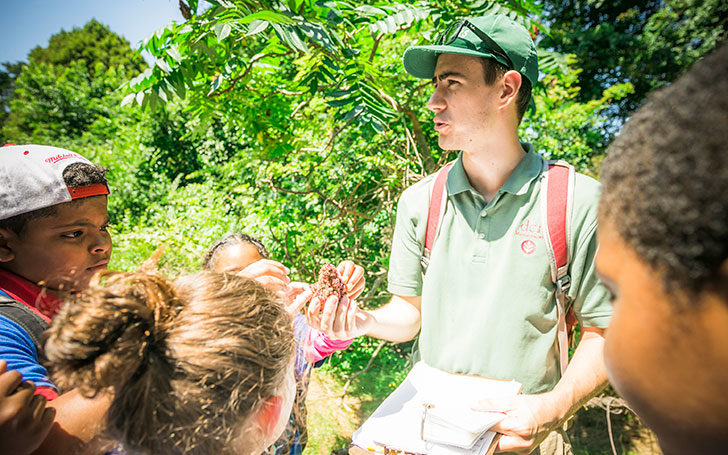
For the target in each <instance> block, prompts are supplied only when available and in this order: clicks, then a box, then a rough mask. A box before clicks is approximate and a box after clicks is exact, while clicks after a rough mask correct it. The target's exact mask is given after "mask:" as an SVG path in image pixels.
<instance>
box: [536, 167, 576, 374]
mask: <svg viewBox="0 0 728 455" xmlns="http://www.w3.org/2000/svg"><path fill="white" fill-rule="evenodd" d="M544 167H545V169H544V172H543V183H542V185H541V210H542V219H545V220H546V224H545V231H546V232H545V235H544V240H545V241H546V252H547V253H548V256H549V264H550V267H551V281H552V282H553V283H554V284H555V285H556V307H557V313H558V320H557V338H558V343H559V358H560V363H561V373H562V374H563V373H564V371H566V366H567V365H568V363H569V333H568V332H569V329H568V327H567V323H566V313H567V310H568V306H569V303H570V302H569V296H568V295H567V293H566V292H567V291H568V290H569V288H570V287H571V277H570V276H569V264H570V261H571V251H570V250H569V246H570V245H571V212H572V206H573V199H574V179H575V172H574V167H573V166H571V165H570V164H568V163H566V162H565V161H545V160H544Z"/></svg>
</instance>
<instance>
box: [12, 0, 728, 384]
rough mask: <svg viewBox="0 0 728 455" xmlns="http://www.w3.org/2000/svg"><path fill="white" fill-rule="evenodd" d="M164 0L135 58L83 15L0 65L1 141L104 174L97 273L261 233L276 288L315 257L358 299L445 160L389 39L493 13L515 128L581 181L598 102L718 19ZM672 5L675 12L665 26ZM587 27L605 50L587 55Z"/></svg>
mask: <svg viewBox="0 0 728 455" xmlns="http://www.w3.org/2000/svg"><path fill="white" fill-rule="evenodd" d="M180 3H181V4H182V5H183V6H188V7H189V10H185V11H186V14H188V17H189V18H188V20H187V21H185V22H184V23H181V24H170V25H168V26H165V27H162V28H161V29H159V30H157V31H155V32H154V33H152V34H151V35H150V36H149V37H148V38H147V39H146V40H145V41H144V43H143V49H144V50H146V51H148V52H149V53H150V54H151V55H152V59H153V60H152V62H153V63H152V64H151V66H150V67H145V65H144V63H143V61H142V60H141V59H140V57H139V56H138V55H137V54H135V53H133V52H131V51H130V49H129V45H128V43H127V42H126V41H124V40H123V39H121V38H119V37H118V36H116V35H115V34H113V33H112V32H111V31H109V30H108V28H106V27H104V26H102V25H100V24H98V23H97V22H95V21H92V22H90V23H89V24H87V25H86V27H84V28H83V29H74V30H73V31H71V32H61V33H59V34H57V35H54V36H53V37H52V38H51V40H50V43H49V45H48V46H47V47H46V48H36V49H34V50H33V51H32V52H31V54H30V56H29V63H28V64H27V66H25V67H24V68H23V69H22V71H21V72H20V76H19V77H17V79H16V78H15V75H16V74H17V71H18V69H17V67H13V68H11V67H9V66H7V65H6V71H5V72H4V73H2V72H0V84H2V85H0V88H2V96H3V98H0V101H2V102H3V103H6V104H4V106H8V104H7V100H8V97H9V95H8V94H9V93H12V99H11V100H10V102H9V108H10V114H9V116H8V117H7V118H6V119H5V120H4V125H3V126H2V135H3V137H4V138H6V139H7V140H8V141H9V142H15V143H23V142H35V143H50V144H52V145H57V146H62V147H67V148H70V149H75V150H78V151H80V152H81V153H83V154H85V155H86V156H88V157H89V158H91V159H92V160H94V161H95V162H97V163H98V164H101V165H103V166H106V167H108V168H109V169H110V173H109V178H110V181H111V185H112V191H113V194H112V197H111V198H110V213H111V218H112V223H113V228H112V230H113V234H114V243H115V253H114V255H113V259H112V264H111V265H112V267H116V268H121V269H134V268H135V267H137V266H138V265H139V264H140V263H141V261H143V260H144V259H145V258H147V257H149V256H150V255H151V254H152V252H154V251H155V250H156V249H157V248H159V247H160V246H162V245H166V247H167V252H166V254H165V255H164V257H163V259H162V261H161V267H162V268H163V269H165V270H167V271H169V272H170V273H177V272H180V271H189V270H194V269H196V268H197V267H198V263H199V259H200V257H201V256H202V254H203V253H204V251H205V249H206V248H207V247H208V246H209V245H210V244H211V243H212V242H213V241H214V240H215V239H217V238H218V237H220V236H222V235H224V234H226V233H230V232H233V231H245V232H248V233H251V234H254V235H257V236H259V237H261V238H262V239H263V240H264V241H265V243H266V244H267V246H268V248H269V250H270V251H271V253H272V256H273V257H274V258H275V259H278V260H280V261H281V262H283V263H284V264H286V265H287V266H289V267H290V268H291V269H292V275H293V276H292V278H294V279H299V280H312V279H314V277H315V275H316V271H317V269H318V267H319V265H320V264H321V263H322V262H325V261H333V262H336V261H339V260H341V259H343V258H351V259H353V260H355V261H356V262H358V263H359V264H362V265H363V266H364V267H365V268H366V270H367V272H368V275H367V279H368V291H367V293H366V295H365V297H364V299H363V304H364V305H365V306H378V305H380V304H382V303H384V302H385V301H386V300H387V298H388V294H387V293H386V291H385V284H386V270H387V266H388V255H389V247H390V246H389V242H390V238H391V232H392V227H393V223H394V217H395V210H396V202H397V199H398V197H399V195H400V194H401V192H402V191H403V190H404V188H406V187H407V186H409V185H410V184H412V183H414V182H415V181H417V180H418V179H420V178H422V177H423V176H425V175H427V174H429V173H431V172H433V171H434V170H435V169H437V168H438V167H439V166H440V165H441V164H443V163H444V162H446V161H447V160H449V159H452V158H454V157H455V154H454V153H443V152H442V151H441V150H440V149H439V148H438V147H437V145H436V144H437V140H436V135H435V133H434V131H433V130H432V128H430V127H429V126H428V123H429V121H430V119H431V117H432V115H431V113H429V112H428V111H427V109H426V108H425V104H426V100H427V98H428V97H429V94H430V91H431V88H430V85H429V81H417V80H414V79H413V78H411V77H409V76H408V75H406V74H405V73H404V71H403V69H402V65H401V55H402V53H403V51H404V50H405V49H406V48H407V47H408V46H411V45H413V44H420V43H427V42H431V41H432V40H433V39H434V37H435V36H436V35H437V33H438V31H439V30H440V29H441V28H442V23H443V22H449V21H451V20H453V19H455V18H459V17H464V16H469V15H473V14H487V13H494V12H500V13H507V14H510V15H511V16H512V17H514V18H515V19H516V20H518V21H521V22H522V23H524V24H525V25H526V26H527V27H528V28H529V30H531V31H532V32H533V35H534V36H536V37H537V40H538V41H539V42H540V44H541V45H542V48H543V51H542V52H541V55H540V59H541V62H542V65H541V69H542V72H543V77H542V79H541V81H540V82H539V84H538V85H537V86H536V87H535V92H534V93H535V100H536V107H537V108H536V111H535V112H533V113H530V114H527V116H526V118H525V119H524V122H523V125H522V127H521V132H522V136H523V138H524V140H526V141H528V142H532V143H533V144H534V145H535V148H536V150H538V151H539V152H540V153H543V154H544V155H546V156H549V157H558V158H564V159H567V160H569V161H571V162H572V163H574V164H575V165H576V166H577V167H578V168H579V169H580V170H581V171H584V172H588V173H592V174H596V173H597V170H598V164H599V162H600V159H601V157H602V156H603V153H604V150H605V148H606V146H607V144H608V142H609V140H610V137H611V136H610V135H611V131H612V130H613V129H614V125H615V123H614V118H615V115H616V114H615V112H618V113H619V115H618V116H617V117H616V118H617V119H623V118H624V115H626V114H624V113H622V111H617V109H621V108H622V107H624V106H632V105H634V104H636V103H639V102H640V100H641V99H642V98H643V97H644V94H645V93H646V92H647V91H649V90H650V89H651V88H653V87H655V86H659V85H660V84H663V83H666V82H669V81H670V80H672V79H674V77H676V76H677V75H678V74H679V73H680V72H681V71H682V70H683V68H684V67H685V66H686V65H688V64H689V63H690V62H692V61H693V60H695V59H696V58H698V57H699V56H700V55H702V54H703V53H705V52H707V51H708V50H709V49H711V48H712V47H715V44H716V40H717V39H718V38H719V37H720V36H724V34H725V32H724V31H723V29H722V28H721V29H720V30H717V29H716V28H715V27H714V28H710V27H711V26H712V25H714V22H713V21H714V18H713V16H711V15H710V14H708V13H710V12H720V11H723V10H721V8H723V6H721V4H720V2H713V3H711V2H706V4H707V5H708V6H705V5H702V6H700V7H698V6H695V5H693V4H692V3H691V2H689V1H683V2H652V3H649V5H647V6H644V10H641V9H639V8H641V7H639V6H634V5H632V4H631V3H630V4H625V2H621V3H620V2H618V3H617V4H614V3H613V4H610V5H606V6H605V5H603V2H579V3H577V4H576V5H574V7H573V8H572V9H573V10H574V11H573V12H574V14H571V13H572V10H570V9H568V8H567V7H562V6H561V5H562V4H561V3H558V4H557V2H547V3H545V5H544V6H541V3H540V2H535V1H531V0H522V1H503V2H486V1H482V0H480V1H476V2H467V1H454V0H448V1H445V2H427V1H424V0H423V1H419V2H416V3H397V2H394V1H380V2H374V3H367V4H363V3H362V4H352V3H347V2H344V1H326V2H324V1H313V0H290V1H287V2H261V1H245V2H243V1H235V2H233V1H227V0H217V1H212V2H211V3H212V4H213V6H212V7H211V8H209V9H205V10H203V9H201V8H198V5H197V2H195V1H189V2H187V3H185V2H180ZM678 3H679V4H680V5H683V6H684V8H683V9H682V10H680V11H679V12H678V13H675V14H676V15H671V14H672V13H671V12H675V11H678V10H677V9H676V8H677V6H675V5H678ZM696 5H697V3H696ZM711 5H712V6H711ZM579 8H581V9H583V10H584V11H585V12H588V13H589V14H584V15H583V17H582V16H581V15H579V14H576V11H579ZM635 8H636V9H635ZM711 8H712V9H711ZM633 10H634V11H637V12H635V13H631V11H633ZM602 15H603V16H602ZM546 18H548V20H546ZM604 18H607V19H608V18H613V19H614V20H611V21H607V20H606V19H604ZM684 18H689V20H688V19H685V20H683V19H684ZM541 19H543V20H541ZM658 19H659V20H658ZM540 20H541V21H540ZM620 21H627V22H625V23H624V24H622V23H621V22H620ZM629 21H632V22H629ZM635 21H636V22H635ZM540 22H542V23H543V24H548V27H546V26H545V25H542V24H541V23H540ZM633 22H635V23H638V24H641V25H640V26H639V27H638V26H636V25H634V24H633ZM724 22H725V21H722V22H720V21H719V22H717V23H716V24H719V26H720V27H724ZM640 27H641V28H640ZM716 30H717V31H716ZM668 31H670V33H672V35H670V34H667V33H668ZM597 32H598V33H599V34H600V35H599V37H602V38H604V39H607V40H608V42H609V43H614V44H610V46H613V47H614V48H615V49H617V51H613V52H609V51H607V49H602V47H603V45H602V44H601V41H599V39H601V38H599V37H598V36H597V35H595V34H597ZM691 33H694V35H695V36H696V40H697V41H690V37H691V36H693V35H691ZM721 34H722V35H721ZM602 35H603V36H602ZM673 36H674V41H673V42H670V41H669V40H670V39H672V38H671V37H673ZM666 39H668V42H665V40H666ZM635 40H636V41H635ZM635 42H639V43H651V46H647V47H645V46H642V47H637V45H636V44H635ZM640 45H641V44H640ZM600 46H601V47H600ZM623 46H630V49H629V52H630V54H627V53H626V51H625V52H623ZM686 46H688V47H689V46H692V47H690V49H689V52H686V53H684V54H683V53H681V52H680V49H686ZM668 47H669V49H670V52H671V53H670V54H669V55H672V56H673V57H674V59H673V60H669V59H668V60H664V62H663V60H662V59H663V57H661V56H660V55H661V54H660V52H662V51H660V52H658V48H659V49H664V48H668ZM554 49H555V50H556V51H559V52H555V51H554ZM572 54H574V55H572ZM620 55H621V57H620ZM628 55H631V56H632V57H633V58H632V60H634V61H635V62H638V63H639V65H643V66H644V65H646V62H648V61H649V62H653V63H654V64H655V65H657V64H658V63H660V62H663V63H664V64H663V66H664V67H665V68H663V70H659V69H657V66H655V68H656V69H655V70H654V71H653V72H652V73H649V76H648V77H644V78H642V79H640V77H641V76H640V74H639V71H638V68H639V66H637V65H638V63H635V66H634V67H632V66H628V65H625V59H626V58H627V56H628ZM620 58H621V60H620ZM600 59H602V60H600ZM658 66H659V65H658ZM658 73H659V75H660V78H657V77H656V76H655V75H656V74H658ZM3 74H6V75H7V78H6V79H3V77H2V75H3ZM645 83H649V84H653V85H648V86H645V85H644V84H645ZM13 84H14V85H13ZM630 103H631V104H630ZM139 106H141V107H143V109H140V108H139ZM376 347H377V342H376V341H373V340H369V339H362V340H357V342H356V343H355V345H354V346H353V347H352V348H351V349H349V350H348V351H346V352H345V353H340V354H337V355H335V356H334V357H333V358H332V360H331V365H332V367H334V368H337V369H340V370H341V371H356V370H359V369H361V368H362V367H363V366H364V365H365V364H366V363H367V361H368V360H369V357H370V356H371V354H372V353H373V352H374V351H375V350H376ZM408 348H409V347H408V346H400V347H396V348H392V347H391V346H390V347H387V348H385V349H383V350H382V351H381V352H380V354H379V357H378V362H381V363H380V364H379V365H387V368H388V369H389V370H391V369H395V370H397V368H394V367H393V365H402V363H403V362H404V360H403V359H404V358H405V357H406V352H408ZM399 371H404V370H402V369H399ZM397 378H399V376H397ZM397 378H395V379H397Z"/></svg>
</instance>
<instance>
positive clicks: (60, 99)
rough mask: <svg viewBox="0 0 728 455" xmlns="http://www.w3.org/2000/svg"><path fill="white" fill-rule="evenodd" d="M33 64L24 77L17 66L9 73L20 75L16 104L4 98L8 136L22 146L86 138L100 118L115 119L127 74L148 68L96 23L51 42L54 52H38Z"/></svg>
mask: <svg viewBox="0 0 728 455" xmlns="http://www.w3.org/2000/svg"><path fill="white" fill-rule="evenodd" d="M28 60H29V63H28V64H27V65H24V66H23V67H22V71H20V70H19V68H20V67H19V66H18V65H17V64H16V65H15V66H13V67H10V66H7V65H6V72H5V74H8V75H9V73H10V71H9V70H12V71H19V72H20V75H19V76H17V74H18V73H17V72H15V73H13V76H15V77H17V79H15V80H14V81H12V82H13V86H12V93H13V95H12V99H10V97H9V96H8V97H5V95H4V93H3V98H2V100H3V101H4V102H5V103H8V104H7V105H9V111H10V112H9V114H8V115H7V117H6V118H5V119H4V122H3V125H2V136H4V137H5V138H6V140H8V141H12V142H17V143H22V142H27V141H28V140H29V139H31V138H32V139H34V140H35V141H36V142H55V141H57V140H59V139H62V138H73V137H78V136H81V135H82V134H83V133H84V131H86V129H87V128H88V127H90V125H92V124H93V123H94V122H96V121H97V120H98V119H99V118H106V119H109V118H111V117H112V116H113V115H114V112H115V111H117V110H118V106H119V103H118V102H119V99H117V97H118V96H119V92H118V88H119V87H120V86H121V85H122V83H123V82H124V81H125V80H127V79H128V76H127V74H134V73H136V72H138V71H141V70H142V69H143V67H144V61H143V59H142V58H141V57H140V56H139V54H138V53H137V52H135V51H134V50H132V49H131V48H130V47H129V43H128V42H127V41H126V40H125V39H123V38H122V37H120V36H118V35H116V34H115V33H113V32H112V31H111V30H109V28H108V27H106V26H104V25H102V24H100V23H98V22H97V21H96V20H91V21H90V22H89V23H87V24H86V25H85V26H84V27H83V28H74V29H73V30H72V31H70V32H65V31H61V32H59V33H57V34H55V35H53V36H51V38H50V40H49V43H48V46H47V47H40V46H39V47H36V48H34V49H33V50H32V51H31V52H30V54H29V57H28ZM3 74H4V73H0V82H2V79H1V77H2V75H3ZM5 112H7V110H5Z"/></svg>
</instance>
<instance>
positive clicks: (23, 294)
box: [0, 269, 63, 322]
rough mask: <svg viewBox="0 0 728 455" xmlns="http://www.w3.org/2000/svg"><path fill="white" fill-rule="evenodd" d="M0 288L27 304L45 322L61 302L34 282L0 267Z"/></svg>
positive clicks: (53, 314)
mask: <svg viewBox="0 0 728 455" xmlns="http://www.w3.org/2000/svg"><path fill="white" fill-rule="evenodd" d="M0 289H1V290H2V291H4V292H5V293H6V294H7V295H8V296H10V297H11V298H13V299H15V300H17V301H18V302H20V303H22V304H24V305H27V306H28V307H29V308H30V309H31V310H33V312H34V313H36V314H39V315H40V316H41V317H43V319H45V320H46V322H50V320H51V318H53V316H55V315H56V313H57V312H58V310H59V309H60V307H61V304H62V303H63V301H61V300H60V299H57V298H56V297H54V296H52V295H50V294H48V292H47V291H46V290H45V289H42V288H40V287H39V286H38V285H36V284H35V283H32V282H30V281H28V280H26V279H25V278H23V277H21V276H20V275H16V274H14V273H12V272H9V271H7V270H4V269H0Z"/></svg>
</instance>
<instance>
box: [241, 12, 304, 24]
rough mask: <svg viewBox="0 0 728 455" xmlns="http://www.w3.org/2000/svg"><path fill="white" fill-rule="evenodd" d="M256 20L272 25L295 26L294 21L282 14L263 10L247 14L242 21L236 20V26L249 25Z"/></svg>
mask: <svg viewBox="0 0 728 455" xmlns="http://www.w3.org/2000/svg"><path fill="white" fill-rule="evenodd" d="M256 20H261V21H267V22H272V23H274V24H295V23H296V21H295V20H294V19H292V18H290V17H288V16H286V15H284V14H281V13H276V12H275V11H270V10H263V11H258V12H255V13H253V14H248V15H247V16H245V17H243V18H242V19H238V20H237V22H238V24H251V23H253V22H254V21H256Z"/></svg>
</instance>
